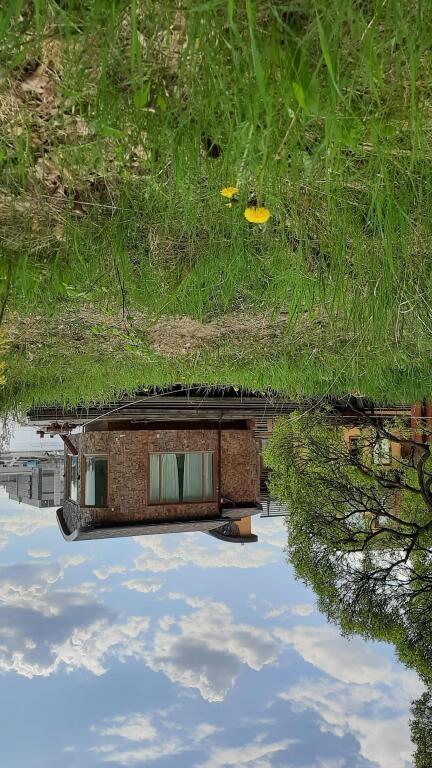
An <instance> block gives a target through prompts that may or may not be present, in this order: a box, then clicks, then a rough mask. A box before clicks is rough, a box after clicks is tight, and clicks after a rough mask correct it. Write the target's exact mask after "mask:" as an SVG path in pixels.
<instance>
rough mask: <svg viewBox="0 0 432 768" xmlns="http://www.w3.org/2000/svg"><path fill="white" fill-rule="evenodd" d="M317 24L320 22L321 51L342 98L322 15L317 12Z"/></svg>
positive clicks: (331, 78)
mask: <svg viewBox="0 0 432 768" xmlns="http://www.w3.org/2000/svg"><path fill="white" fill-rule="evenodd" d="M317 24H318V34H319V39H320V45H321V51H322V55H323V57H324V61H325V63H326V67H327V69H328V73H329V75H330V80H331V81H332V83H333V86H334V89H335V91H336V93H337V94H338V96H340V98H342V94H341V92H340V90H339V86H338V84H337V82H336V78H335V74H334V69H333V62H332V59H331V55H330V49H329V47H328V43H327V38H326V35H325V32H324V28H323V25H322V24H321V20H320V17H319V16H318V13H317Z"/></svg>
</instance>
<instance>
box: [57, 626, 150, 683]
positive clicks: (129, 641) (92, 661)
mask: <svg viewBox="0 0 432 768" xmlns="http://www.w3.org/2000/svg"><path fill="white" fill-rule="evenodd" d="M148 628H149V619H148V618H145V617H141V616H131V617H130V618H129V619H127V621H126V622H124V623H123V624H122V623H117V622H115V623H111V622H109V621H108V620H101V621H96V622H94V623H93V624H91V625H90V626H88V627H82V628H78V629H74V631H73V632H72V634H71V635H70V637H68V638H67V639H66V640H65V641H64V642H63V643H62V644H61V645H54V646H53V647H52V653H53V654H54V656H55V658H56V668H57V667H58V666H59V665H60V664H64V665H65V666H66V668H67V669H68V670H69V671H71V670H73V669H76V668H84V669H86V670H87V671H88V672H91V673H93V674H94V675H103V674H104V673H105V672H106V657H107V656H108V655H109V654H110V653H112V652H114V651H115V656H116V659H118V660H119V661H125V659H126V658H128V657H134V658H143V656H144V643H143V639H142V635H143V634H145V633H146V632H147V630H148Z"/></svg>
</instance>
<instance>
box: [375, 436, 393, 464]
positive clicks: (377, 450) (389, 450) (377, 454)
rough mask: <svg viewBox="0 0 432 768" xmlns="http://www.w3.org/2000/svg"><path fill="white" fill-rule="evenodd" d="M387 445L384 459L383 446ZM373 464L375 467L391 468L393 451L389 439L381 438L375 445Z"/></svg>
mask: <svg viewBox="0 0 432 768" xmlns="http://www.w3.org/2000/svg"><path fill="white" fill-rule="evenodd" d="M384 442H385V443H386V444H387V445H386V457H387V458H386V459H385V460H383V458H382V455H383V454H382V444H383V443H384ZM372 462H373V465H374V466H375V467H390V466H391V465H392V463H393V451H392V444H391V440H390V439H389V438H388V437H380V438H379V440H378V441H377V442H376V443H375V445H374V447H373V452H372Z"/></svg>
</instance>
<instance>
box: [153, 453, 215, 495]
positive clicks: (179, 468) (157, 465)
mask: <svg viewBox="0 0 432 768" xmlns="http://www.w3.org/2000/svg"><path fill="white" fill-rule="evenodd" d="M149 495H150V503H151V504H160V503H163V502H166V503H174V504H175V503H177V504H179V503H187V502H192V501H209V500H211V499H213V498H214V489H213V454H212V453H151V454H150V494H149Z"/></svg>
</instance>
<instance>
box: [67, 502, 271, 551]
mask: <svg viewBox="0 0 432 768" xmlns="http://www.w3.org/2000/svg"><path fill="white" fill-rule="evenodd" d="M261 511H262V507H261V504H258V503H257V504H255V505H254V506H252V505H251V506H250V507H248V508H244V507H239V508H235V507H234V508H231V509H229V510H227V514H226V515H225V516H224V517H217V518H213V519H210V520H209V519H205V520H182V521H176V522H168V523H142V522H133V523H126V524H124V523H123V524H120V525H103V524H92V525H83V526H79V527H77V528H75V529H71V528H70V527H69V526H68V524H67V522H66V519H65V516H64V514H63V507H60V508H59V509H58V510H57V523H58V525H59V528H60V530H61V533H62V536H63V538H64V539H65V540H66V541H85V540H89V539H113V538H118V537H124V536H149V535H152V534H153V535H154V534H162V533H185V532H191V531H192V532H193V531H202V532H204V533H210V532H211V533H212V534H214V533H215V532H216V531H219V533H220V535H217V536H216V538H219V539H223V540H225V541H232V542H236V543H246V542H250V541H257V540H258V538H257V537H256V536H255V537H253V536H252V537H251V536H232V535H224V533H223V529H224V528H226V525H227V517H228V518H230V519H231V518H233V517H234V518H235V516H237V519H238V518H239V517H245V516H247V515H249V516H250V515H253V514H257V513H258V512H261Z"/></svg>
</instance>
